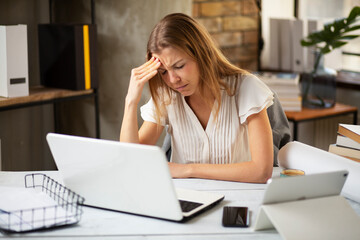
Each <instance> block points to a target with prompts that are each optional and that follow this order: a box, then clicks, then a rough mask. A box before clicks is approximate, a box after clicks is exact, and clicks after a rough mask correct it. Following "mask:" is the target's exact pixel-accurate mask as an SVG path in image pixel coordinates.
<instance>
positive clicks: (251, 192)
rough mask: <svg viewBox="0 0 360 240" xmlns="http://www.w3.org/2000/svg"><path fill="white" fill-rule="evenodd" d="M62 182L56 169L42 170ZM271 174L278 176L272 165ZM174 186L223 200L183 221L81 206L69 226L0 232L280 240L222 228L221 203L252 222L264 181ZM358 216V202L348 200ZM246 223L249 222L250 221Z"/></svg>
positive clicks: (12, 180)
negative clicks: (246, 212) (246, 213)
mask: <svg viewBox="0 0 360 240" xmlns="http://www.w3.org/2000/svg"><path fill="white" fill-rule="evenodd" d="M26 173H28V172H0V185H3V186H4V185H6V186H23V184H24V177H23V176H24V175H25V174H26ZM44 173H46V174H47V175H48V176H50V177H52V178H54V179H56V180H58V181H59V182H62V181H61V179H59V175H58V172H55V171H53V172H44ZM273 176H279V168H274V173H273ZM174 182H175V185H176V186H177V187H182V188H189V189H196V190H204V191H210V192H218V193H223V194H224V195H225V199H224V200H223V201H222V202H221V203H220V204H219V205H217V206H215V207H214V208H213V209H210V210H208V211H206V212H204V213H202V214H201V215H199V216H197V217H195V218H194V219H192V220H190V221H188V222H186V223H173V222H168V221H163V220H157V219H152V218H146V217H139V216H133V215H129V214H124V213H117V212H112V211H104V210H99V209H94V208H88V207H84V208H83V210H84V214H83V216H82V219H81V221H80V222H79V223H78V224H77V225H75V226H71V227H66V228H60V229H55V230H47V231H41V232H34V233H27V234H15V235H2V234H1V233H0V238H4V239H7V238H8V239H10V238H11V237H15V238H16V239H38V238H41V239H56V240H60V239H131V240H133V239H150V240H155V239H159V240H160V239H161V240H165V239H166V240H167V239H175V240H177V239H196V240H198V239H221V240H223V239H265V240H266V239H272V240H273V239H281V237H280V235H279V234H278V233H277V232H276V231H275V230H272V231H262V232H254V231H253V230H252V229H251V228H225V227H223V226H222V225H221V218H222V208H223V206H225V205H227V206H230V205H233V206H247V207H249V209H250V211H251V223H254V221H255V217H256V214H257V210H258V207H259V204H260V201H261V199H262V194H263V192H264V189H265V185H264V184H246V183H236V182H224V181H214V180H203V179H175V180H174ZM349 202H350V204H351V206H352V207H353V208H354V209H355V211H356V212H357V213H358V214H359V215H360V204H359V203H356V202H353V201H351V200H349ZM251 223H250V224H251Z"/></svg>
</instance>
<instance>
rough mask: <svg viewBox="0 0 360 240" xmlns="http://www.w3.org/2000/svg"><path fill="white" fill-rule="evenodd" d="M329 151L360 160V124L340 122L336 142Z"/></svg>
mask: <svg viewBox="0 0 360 240" xmlns="http://www.w3.org/2000/svg"><path fill="white" fill-rule="evenodd" d="M329 152H332V153H335V154H337V155H340V156H342V157H346V158H349V159H351V160H354V161H357V162H360V125H351V124H339V127H338V135H337V138H336V144H330V146H329Z"/></svg>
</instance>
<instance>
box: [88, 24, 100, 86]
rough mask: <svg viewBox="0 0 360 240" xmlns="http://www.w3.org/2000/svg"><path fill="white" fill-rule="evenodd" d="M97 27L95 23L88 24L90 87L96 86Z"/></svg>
mask: <svg viewBox="0 0 360 240" xmlns="http://www.w3.org/2000/svg"><path fill="white" fill-rule="evenodd" d="M96 36H97V28H96V25H94V24H93V25H89V38H90V72H91V88H92V89H94V88H98V87H99V84H98V68H97V37H96Z"/></svg>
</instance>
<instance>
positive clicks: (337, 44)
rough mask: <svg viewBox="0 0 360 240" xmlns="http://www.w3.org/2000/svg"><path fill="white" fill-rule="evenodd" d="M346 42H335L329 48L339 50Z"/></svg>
mask: <svg viewBox="0 0 360 240" xmlns="http://www.w3.org/2000/svg"><path fill="white" fill-rule="evenodd" d="M346 43H347V42H344V41H336V42H334V43H332V44H331V46H332V47H333V49H334V48H339V47H341V46H344V45H345V44H346Z"/></svg>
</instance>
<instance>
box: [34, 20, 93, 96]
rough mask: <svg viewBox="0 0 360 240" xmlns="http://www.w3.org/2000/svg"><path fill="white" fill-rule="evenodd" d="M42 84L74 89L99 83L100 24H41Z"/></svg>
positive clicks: (90, 86) (39, 28)
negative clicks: (97, 37)
mask: <svg viewBox="0 0 360 240" xmlns="http://www.w3.org/2000/svg"><path fill="white" fill-rule="evenodd" d="M38 36H39V59H40V79H41V84H42V85H44V86H47V87H55V88H64V89H70V90H84V89H85V90H87V89H94V88H97V87H98V72H97V47H96V25H94V24H39V25H38Z"/></svg>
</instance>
